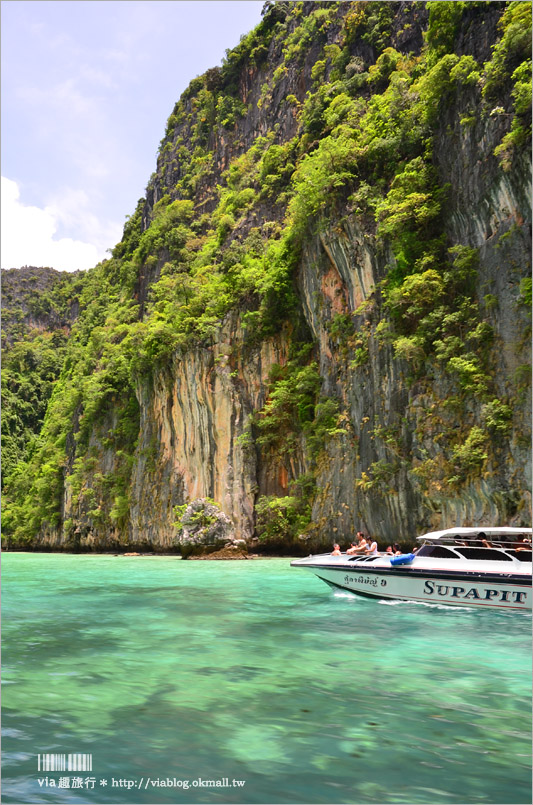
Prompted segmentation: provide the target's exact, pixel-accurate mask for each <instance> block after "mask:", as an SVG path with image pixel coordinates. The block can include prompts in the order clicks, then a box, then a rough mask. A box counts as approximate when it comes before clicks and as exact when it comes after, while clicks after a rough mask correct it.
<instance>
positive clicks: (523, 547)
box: [515, 537, 531, 551]
mask: <svg viewBox="0 0 533 805" xmlns="http://www.w3.org/2000/svg"><path fill="white" fill-rule="evenodd" d="M515 548H516V550H517V551H530V550H531V540H530V539H528V537H524V539H523V540H522V542H518V543H517V544H516V545H515Z"/></svg>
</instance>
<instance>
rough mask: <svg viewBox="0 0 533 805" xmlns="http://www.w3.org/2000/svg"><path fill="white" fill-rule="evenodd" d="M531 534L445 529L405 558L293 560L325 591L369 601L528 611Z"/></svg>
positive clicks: (525, 531)
mask: <svg viewBox="0 0 533 805" xmlns="http://www.w3.org/2000/svg"><path fill="white" fill-rule="evenodd" d="M531 536H532V529H531V528H506V527H505V528H490V527H481V526H480V527H478V528H448V529H446V530H444V531H432V532H430V533H428V534H424V535H422V536H420V537H418V538H417V540H418V542H420V543H421V544H420V545H419V546H418V547H417V548H416V549H415V550H414V551H413V553H409V554H401V555H399V556H392V555H391V554H390V553H377V554H373V555H361V554H359V555H357V554H356V555H349V554H346V553H344V554H341V555H340V556H338V555H337V556H334V555H331V554H320V555H316V556H308V557H306V558H305V559H295V560H293V561H292V562H291V566H292V567H300V568H305V569H307V570H310V571H311V572H313V573H314V574H315V575H316V576H318V577H319V578H320V579H322V580H323V581H325V582H326V583H327V584H329V585H330V586H331V587H334V588H338V589H341V590H347V591H349V592H351V593H355V594H356V595H363V596H366V597H369V598H381V599H395V600H401V601H423V602H425V603H431V604H435V603H439V604H446V605H452V606H475V607H497V608H499V609H514V610H530V609H531Z"/></svg>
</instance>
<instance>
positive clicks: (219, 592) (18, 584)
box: [2, 554, 531, 805]
mask: <svg viewBox="0 0 533 805" xmlns="http://www.w3.org/2000/svg"><path fill="white" fill-rule="evenodd" d="M3 583H4V590H3V648H4V653H3V669H4V670H3V683H4V687H3V730H4V739H3V751H4V758H3V799H2V802H4V803H27V802H31V803H48V802H53V803H92V802H94V803H131V804H132V805H135V804H136V803H291V804H292V803H295V804H296V803H298V804H300V803H302V805H303V803H308V804H309V805H313V804H314V803H335V804H337V803H339V804H340V803H358V804H359V803H361V804H362V803H410V804H411V803H477V802H481V803H530V802H531V731H530V726H531V618H530V617H529V616H528V615H526V614H524V613H514V612H497V611H495V612H489V611H486V610H484V611H476V610H474V609H468V608H465V609H455V608H454V609H452V608H445V607H442V606H429V605H424V604H410V603H396V604H390V603H389V604H382V603H378V602H375V601H372V600H367V599H361V598H357V597H355V596H351V595H350V594H342V593H335V592H333V591H332V590H330V588H329V587H327V586H326V585H325V584H324V583H323V582H321V581H319V580H318V579H316V578H315V577H314V576H313V575H311V574H310V573H308V572H305V571H301V570H298V569H296V568H292V569H291V568H290V567H289V560H288V559H266V560H256V561H247V562H235V561H234V562H231V561H230V562H183V561H180V560H178V559H176V558H174V557H131V558H130V557H114V556H73V555H61V554H59V555H51V554H4V555H3ZM73 752H75V753H84V754H92V756H93V767H92V772H87V771H85V772H70V773H68V772H62V773H61V772H59V773H54V772H48V773H46V772H38V771H37V763H38V760H37V755H38V754H50V753H73ZM46 777H48V779H49V781H50V780H51V779H54V780H55V781H56V783H57V784H59V782H60V779H61V778H63V779H62V781H61V782H62V785H63V786H65V785H66V784H67V783H68V785H69V787H68V788H65V787H61V788H60V787H56V788H53V787H50V786H48V787H46V786H45V784H44V783H43V785H42V787H40V786H39V782H38V780H39V779H41V780H45V778H46ZM65 778H66V779H65ZM199 780H201V781H202V783H205V782H206V781H211V782H212V783H215V782H218V783H219V785H218V786H217V787H215V786H214V785H212V784H211V782H210V783H209V785H207V786H206V785H200V783H199ZM233 780H238V781H243V782H244V785H243V786H242V787H238V786H233ZM103 781H106V783H105V784H104V782H103ZM130 782H131V784H132V786H135V787H130V788H127V787H126V785H129V784H130ZM154 782H158V783H160V785H154V784H153V783H154ZM167 782H169V783H170V784H171V785H168V786H167V785H161V783H167ZM226 784H228V785H229V786H230V787H222V785H226ZM73 785H76V786H78V787H73ZM93 785H94V788H92V786H93ZM187 785H188V786H189V787H188V789H187V787H186V786H187ZM79 786H81V787H79ZM139 786H142V787H141V788H140V787H139ZM145 786H148V788H146V787H145ZM184 789H185V790H184Z"/></svg>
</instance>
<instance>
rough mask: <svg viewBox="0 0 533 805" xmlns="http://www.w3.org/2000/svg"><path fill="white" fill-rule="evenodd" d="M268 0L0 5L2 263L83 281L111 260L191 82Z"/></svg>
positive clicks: (31, 0)
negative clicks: (78, 274) (81, 274)
mask: <svg viewBox="0 0 533 805" xmlns="http://www.w3.org/2000/svg"><path fill="white" fill-rule="evenodd" d="M262 7H263V0H260V2H256V0H2V2H1V6H0V12H1V39H2V41H1V45H2V47H1V72H0V76H1V112H2V115H1V121H2V124H1V125H2V131H1V140H0V142H1V168H2V199H1V200H2V203H1V215H2V219H1V241H0V247H1V248H0V251H1V263H2V268H18V267H20V266H23V265H34V266H41V265H44V266H51V267H52V268H55V269H57V270H58V271H76V270H78V269H87V268H91V267H92V266H94V265H96V263H98V262H99V261H100V260H102V259H105V257H107V256H108V254H107V250H108V249H110V248H112V247H113V246H115V244H116V243H118V241H119V240H120V238H121V236H122V229H123V226H124V222H125V218H126V216H128V215H131V214H132V213H133V212H134V210H135V206H136V204H137V200H138V199H139V198H141V197H142V196H144V191H145V188H146V185H147V183H148V180H149V178H150V176H151V174H152V173H153V171H154V170H155V168H156V156H157V149H158V146H159V142H160V141H161V139H162V137H163V135H164V133H165V128H166V121H167V118H168V117H169V115H170V114H171V113H172V109H173V107H174V103H175V102H176V101H177V100H178V98H179V96H180V95H181V93H182V92H183V90H184V89H185V88H186V87H187V85H188V84H189V82H190V81H191V80H192V79H193V78H195V77H196V76H197V75H201V74H202V73H203V72H205V70H207V69H208V68H210V67H214V66H216V65H220V64H221V62H222V59H223V57H224V55H225V51H226V49H231V48H232V47H235V45H237V44H238V42H239V40H240V37H241V36H242V35H243V34H246V33H248V31H250V30H251V29H252V28H254V27H255V25H257V24H258V23H259V22H260V20H261V9H262Z"/></svg>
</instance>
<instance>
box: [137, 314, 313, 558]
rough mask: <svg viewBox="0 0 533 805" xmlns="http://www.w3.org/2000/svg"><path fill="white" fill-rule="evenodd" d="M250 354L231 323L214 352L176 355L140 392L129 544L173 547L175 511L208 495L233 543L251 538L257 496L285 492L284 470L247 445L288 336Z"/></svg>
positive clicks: (283, 358) (203, 350)
mask: <svg viewBox="0 0 533 805" xmlns="http://www.w3.org/2000/svg"><path fill="white" fill-rule="evenodd" d="M247 352H248V351H247V350H246V349H245V348H244V347H243V344H242V329H241V326H240V322H239V319H238V317H235V316H230V317H229V319H228V321H227V322H226V323H225V325H224V327H223V329H222V331H221V333H220V335H219V339H218V341H217V343H216V344H215V345H214V346H213V347H211V348H199V349H196V350H194V351H188V352H187V354H186V355H185V356H183V355H176V357H175V360H174V362H173V365H172V368H171V370H170V371H169V370H168V369H167V370H165V371H164V372H161V373H158V374H155V375H154V377H153V379H152V381H151V383H150V385H149V386H148V385H145V386H142V387H140V388H139V391H138V395H139V403H140V406H141V411H142V417H141V431H140V436H139V443H138V447H137V462H136V465H135V471H134V475H133V479H132V498H133V500H134V501H135V503H134V505H133V507H132V539H133V540H134V542H137V541H140V540H142V538H148V539H149V540H150V541H154V542H157V543H159V544H161V545H163V546H165V547H171V546H172V545H173V540H174V536H175V528H174V527H173V526H172V523H173V521H174V520H175V517H174V516H173V507H174V506H175V505H177V504H180V503H182V502H183V501H184V500H194V499H196V498H201V497H206V496H207V497H211V498H213V499H214V500H216V501H217V503H219V504H220V505H221V506H222V508H223V510H224V511H225V512H226V513H227V515H228V516H229V517H230V518H231V520H232V522H233V524H234V527H235V535H236V537H237V538H245V539H250V538H251V537H252V536H253V533H254V527H255V516H254V502H255V499H256V497H257V496H258V495H261V494H263V495H264V494H284V493H286V492H287V482H288V480H287V479H286V478H285V477H284V473H283V471H282V469H281V467H279V466H276V465H270V466H263V465H262V464H261V461H260V457H259V456H258V455H257V453H256V450H255V448H254V447H253V446H251V447H250V445H249V444H248V445H247V444H246V441H245V439H246V434H247V429H248V427H249V418H250V416H251V414H252V413H253V412H254V411H257V410H259V409H260V408H261V407H262V405H263V404H264V402H265V397H266V388H267V385H268V377H269V373H270V370H271V368H272V366H273V365H274V364H277V365H283V364H284V363H286V361H287V353H288V332H285V333H280V335H279V337H277V338H273V339H271V340H269V341H265V342H263V343H262V344H261V346H260V347H259V348H257V349H253V350H251V351H249V354H246V353H247ZM296 474H297V472H295V475H296Z"/></svg>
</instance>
